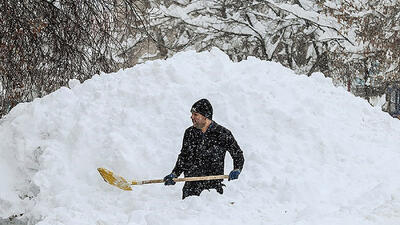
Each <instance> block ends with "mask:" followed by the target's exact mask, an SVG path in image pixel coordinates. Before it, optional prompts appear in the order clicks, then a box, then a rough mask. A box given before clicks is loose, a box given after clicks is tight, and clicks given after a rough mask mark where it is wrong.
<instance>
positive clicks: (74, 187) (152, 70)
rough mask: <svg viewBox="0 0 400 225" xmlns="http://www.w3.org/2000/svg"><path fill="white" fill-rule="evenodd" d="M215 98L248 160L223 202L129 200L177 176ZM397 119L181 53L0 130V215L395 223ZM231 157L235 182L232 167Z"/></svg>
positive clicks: (64, 92)
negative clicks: (202, 112) (190, 138)
mask: <svg viewBox="0 0 400 225" xmlns="http://www.w3.org/2000/svg"><path fill="white" fill-rule="evenodd" d="M200 98H208V99H209V100H210V102H211V103H212V104H213V107H214V120H215V121H216V122H218V123H219V124H221V125H223V126H225V127H227V128H229V129H230V130H231V131H232V133H233V134H234V136H235V137H236V139H237V141H238V143H239V145H240V146H241V148H242V150H243V151H244V154H245V159H246V162H245V166H244V169H243V172H242V174H241V175H240V177H239V180H236V181H230V182H228V181H225V184H226V185H227V186H226V188H225V193H224V195H219V194H218V193H216V192H215V191H211V192H207V191H206V192H203V193H202V195H201V196H200V197H190V198H187V199H185V200H181V188H182V185H183V184H182V183H178V184H177V185H175V186H168V187H166V186H164V185H163V184H152V185H142V186H135V187H133V191H131V192H128V191H122V190H120V189H118V188H116V187H113V186H111V185H109V184H107V183H105V182H104V181H103V180H102V178H101V177H100V176H99V174H98V172H97V170H96V168H98V167H105V168H108V169H110V170H113V171H114V172H115V173H117V174H120V175H122V176H124V177H126V178H129V179H133V178H136V179H158V178H162V177H164V176H165V175H166V174H168V173H169V172H170V171H171V170H172V168H173V166H174V164H175V161H176V157H177V155H178V153H179V151H180V147H181V143H182V136H183V132H184V130H185V129H186V128H187V127H189V126H191V121H190V112H189V110H190V107H191V106H192V104H193V103H194V102H195V101H196V100H198V99H200ZM399 134H400V121H398V120H395V119H392V118H391V117H390V116H389V115H388V114H386V113H383V112H381V111H380V109H378V108H373V107H371V106H370V105H369V104H368V103H367V102H366V101H364V100H362V99H361V98H357V97H354V96H352V95H351V94H350V93H348V92H346V91H345V90H344V89H343V88H336V87H334V86H333V85H332V82H331V80H330V79H327V78H324V77H323V76H322V75H321V74H314V75H313V76H312V77H307V76H299V75H295V74H294V73H293V72H292V71H291V70H289V69H286V68H284V67H282V66H281V65H279V64H276V63H272V62H266V61H260V60H258V59H255V58H250V59H248V60H246V61H242V62H240V63H233V62H231V61H230V60H229V58H228V56H226V55H225V54H224V53H222V52H221V51H219V50H217V49H213V50H212V51H211V52H203V53H195V52H184V53H179V54H177V55H176V56H174V57H173V58H170V59H168V60H165V61H164V60H157V61H153V62H147V63H145V64H141V65H138V66H135V67H134V68H131V69H127V70H124V71H119V72H117V73H115V74H107V75H106V74H104V75H101V76H95V77H93V78H92V79H90V80H87V81H86V82H84V83H83V84H79V82H76V81H72V82H70V89H69V88H61V89H60V90H58V91H56V92H55V93H53V94H50V95H48V96H46V97H44V98H41V99H36V100H35V101H33V102H32V103H26V104H19V105H18V106H17V107H15V108H14V109H13V110H12V111H11V112H10V113H9V114H8V115H7V116H6V117H5V118H4V119H2V120H0V140H1V142H0V180H1V182H0V217H1V218H8V217H9V216H11V215H19V214H23V216H20V217H18V219H19V220H22V221H26V222H29V224H40V225H57V224H68V225H79V224H82V225H88V224H96V225H118V224H143V225H144V224H148V225H157V224H160V225H168V224H171V225H172V224H173V225H179V224H191V225H196V224H199V225H205V224H218V225H224V224H227V225H228V224H229V225H235V224H238V225H243V224H251V225H258V224H260V225H261V224H273V225H288V224H296V225H313V224H315V225H337V224H340V225H355V224H357V225H360V224H374V225H375V224H382V225H383V224H384V225H390V224H393V225H398V224H399V221H400V151H399V146H400V138H399ZM231 164H232V160H231V159H230V157H229V154H228V155H227V158H226V168H225V171H226V173H228V172H229V171H230V170H231V168H232V165H231Z"/></svg>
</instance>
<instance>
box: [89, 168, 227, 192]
mask: <svg viewBox="0 0 400 225" xmlns="http://www.w3.org/2000/svg"><path fill="white" fill-rule="evenodd" d="M97 170H98V171H99V173H100V175H101V176H102V177H103V179H104V181H105V182H107V183H109V184H111V185H113V186H116V187H118V188H120V189H122V190H125V191H132V187H131V186H132V185H142V184H155V183H164V180H163V179H158V180H141V181H138V180H132V181H127V180H126V179H125V178H123V177H121V176H118V175H116V174H114V173H113V172H112V171H110V170H108V169H105V168H97ZM228 177H229V176H228V175H215V176H204V177H184V178H174V179H173V180H174V181H175V182H183V181H200V180H219V179H228Z"/></svg>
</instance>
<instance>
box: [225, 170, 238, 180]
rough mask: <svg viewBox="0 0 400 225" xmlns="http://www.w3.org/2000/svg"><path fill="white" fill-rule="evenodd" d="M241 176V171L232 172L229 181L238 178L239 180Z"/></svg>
mask: <svg viewBox="0 0 400 225" xmlns="http://www.w3.org/2000/svg"><path fill="white" fill-rule="evenodd" d="M239 174H240V170H239V169H236V170H232V171H231V172H230V173H229V178H228V181H230V180H236V179H238V178H239Z"/></svg>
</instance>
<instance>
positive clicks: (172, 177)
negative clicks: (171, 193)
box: [164, 173, 176, 185]
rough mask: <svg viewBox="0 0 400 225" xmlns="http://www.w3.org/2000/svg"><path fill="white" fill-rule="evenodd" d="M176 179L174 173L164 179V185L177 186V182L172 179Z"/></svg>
mask: <svg viewBox="0 0 400 225" xmlns="http://www.w3.org/2000/svg"><path fill="white" fill-rule="evenodd" d="M174 178H176V175H175V174H174V173H170V174H168V175H167V176H165V177H164V185H175V184H176V182H175V181H174V180H172V179H174Z"/></svg>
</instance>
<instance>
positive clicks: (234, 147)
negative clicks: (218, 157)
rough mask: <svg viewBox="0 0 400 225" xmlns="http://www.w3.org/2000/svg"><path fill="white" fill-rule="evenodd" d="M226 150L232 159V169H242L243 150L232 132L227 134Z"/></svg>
mask: <svg viewBox="0 0 400 225" xmlns="http://www.w3.org/2000/svg"><path fill="white" fill-rule="evenodd" d="M226 143H227V151H228V152H229V154H230V155H231V157H232V159H233V169H234V170H239V171H242V169H243V165H244V156H243V151H242V150H241V149H240V147H239V145H238V143H237V142H236V140H235V138H234V137H233V135H232V133H231V132H229V133H228V134H227V141H226Z"/></svg>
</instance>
